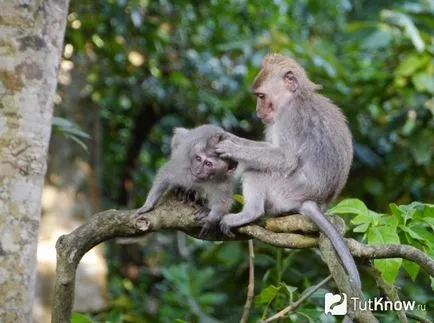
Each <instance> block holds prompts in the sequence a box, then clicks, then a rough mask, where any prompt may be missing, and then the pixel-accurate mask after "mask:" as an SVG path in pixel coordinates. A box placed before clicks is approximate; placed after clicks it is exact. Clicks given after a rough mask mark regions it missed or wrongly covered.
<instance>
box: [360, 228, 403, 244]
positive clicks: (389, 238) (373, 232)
mask: <svg viewBox="0 0 434 323" xmlns="http://www.w3.org/2000/svg"><path fill="white" fill-rule="evenodd" d="M368 243H369V244H372V245H383V244H388V243H392V244H399V243H400V240H399V236H398V234H397V233H396V230H394V229H393V228H391V227H389V226H381V227H371V228H370V229H369V232H368Z"/></svg>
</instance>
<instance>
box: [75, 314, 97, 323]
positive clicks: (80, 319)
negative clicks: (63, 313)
mask: <svg viewBox="0 0 434 323" xmlns="http://www.w3.org/2000/svg"><path fill="white" fill-rule="evenodd" d="M71 323H93V321H92V319H91V318H90V317H88V316H86V315H83V314H80V313H77V312H74V313H72V316H71Z"/></svg>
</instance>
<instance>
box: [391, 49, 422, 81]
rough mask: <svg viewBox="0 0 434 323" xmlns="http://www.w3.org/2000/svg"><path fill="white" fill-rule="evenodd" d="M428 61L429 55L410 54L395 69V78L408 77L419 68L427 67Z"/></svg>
mask: <svg viewBox="0 0 434 323" xmlns="http://www.w3.org/2000/svg"><path fill="white" fill-rule="evenodd" d="M429 61H430V57H429V55H420V54H410V55H408V56H407V57H406V58H405V59H404V60H403V61H402V62H401V63H400V64H399V65H398V67H397V68H396V69H395V75H397V76H410V75H413V74H414V72H416V71H417V70H419V69H420V68H422V67H424V66H427V65H428V63H429Z"/></svg>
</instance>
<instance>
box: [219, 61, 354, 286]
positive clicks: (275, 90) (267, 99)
mask: <svg viewBox="0 0 434 323" xmlns="http://www.w3.org/2000/svg"><path fill="white" fill-rule="evenodd" d="M319 88H320V86H318V85H316V84H314V83H313V82H311V81H310V80H309V79H308V78H307V76H306V73H305V71H304V70H303V68H302V67H301V66H300V65H298V64H297V63H296V62H295V61H294V60H292V59H290V58H287V57H284V56H282V55H278V54H271V55H268V56H266V57H265V59H264V62H263V67H262V69H261V71H260V72H259V74H258V75H257V77H256V79H255V81H254V83H253V85H252V91H253V93H254V94H255V95H256V97H257V105H256V113H257V116H258V117H259V118H260V119H261V120H262V121H263V123H264V124H265V141H263V142H256V141H251V140H247V139H243V138H238V137H236V136H234V135H229V138H228V139H226V140H224V141H222V142H220V143H219V144H218V145H217V152H218V153H219V154H220V156H221V157H223V158H230V159H233V160H235V161H238V162H239V163H240V166H241V167H242V169H244V173H243V176H242V182H243V195H244V199H245V205H244V208H243V210H242V211H241V212H240V213H237V214H228V215H226V216H224V217H223V219H222V221H221V223H220V226H221V229H222V231H224V232H226V233H229V234H230V229H231V228H233V227H238V226H241V225H244V224H247V223H250V222H252V221H254V220H256V219H257V218H259V217H260V216H262V215H263V214H264V213H267V214H269V215H278V214H281V213H284V212H288V211H298V212H300V213H302V214H304V215H306V216H307V217H309V219H311V220H312V221H313V222H314V223H315V224H316V225H317V226H318V227H319V228H320V230H322V231H323V232H324V234H325V235H326V236H327V237H328V238H329V239H330V241H331V242H332V244H333V246H334V248H335V249H336V251H337V253H338V255H339V256H340V258H341V260H342V262H343V264H344V266H345V268H346V270H347V272H348V275H349V277H350V280H351V281H352V283H353V284H354V285H355V286H357V287H358V288H360V286H361V282H360V277H359V273H358V271H357V267H356V265H355V262H354V259H353V257H352V255H351V254H350V252H349V250H348V247H347V246H346V244H345V242H344V241H343V239H342V237H341V236H340V234H339V233H338V231H337V230H336V229H335V228H334V227H333V225H332V224H331V223H330V222H329V221H328V220H327V218H326V217H325V216H324V215H323V212H324V211H325V210H326V208H327V205H328V203H330V202H331V201H332V200H333V199H334V198H335V197H336V196H337V195H338V194H339V193H340V192H341V190H342V188H343V187H344V185H345V182H346V180H347V177H348V173H349V170H350V166H351V162H352V158H353V148H352V143H351V133H350V130H349V128H348V126H347V123H346V119H345V117H344V115H343V114H342V112H341V110H340V109H339V108H338V107H337V106H336V105H334V104H333V103H332V102H331V101H330V100H329V99H328V98H326V97H324V96H322V95H320V94H317V93H316V92H315V91H316V90H317V89H319Z"/></svg>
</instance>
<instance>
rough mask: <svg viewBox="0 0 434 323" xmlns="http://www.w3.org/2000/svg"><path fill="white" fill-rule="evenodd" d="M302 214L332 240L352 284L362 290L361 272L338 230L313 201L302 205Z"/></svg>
mask: <svg viewBox="0 0 434 323" xmlns="http://www.w3.org/2000/svg"><path fill="white" fill-rule="evenodd" d="M300 213H301V214H303V215H305V216H307V217H308V218H309V219H311V220H312V222H313V223H315V224H316V225H317V226H318V228H319V229H320V230H321V231H323V232H324V234H325V235H326V236H327V238H329V239H330V241H331V243H332V245H333V247H334V248H335V250H336V252H337V254H338V255H339V257H340V258H341V261H342V263H343V265H344V267H345V269H346V271H347V273H348V276H349V277H350V282H351V283H353V285H354V286H355V287H357V288H358V289H360V288H361V286H362V283H361V281H360V276H359V272H358V271H357V267H356V263H355V262H354V258H353V256H352V255H351V253H350V251H349V249H348V247H347V245H346V244H345V242H344V240H343V238H342V237H341V235H340V234H339V232H338V231H337V230H336V228H335V227H334V226H333V225H332V224H331V223H330V222H329V220H327V218H326V217H325V216H324V215H323V214H322V213H321V211H320V209H319V208H318V205H317V204H316V203H315V202H312V201H306V202H304V203H303V204H302V205H301V208H300Z"/></svg>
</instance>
